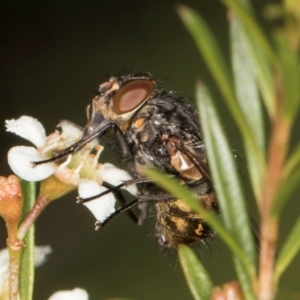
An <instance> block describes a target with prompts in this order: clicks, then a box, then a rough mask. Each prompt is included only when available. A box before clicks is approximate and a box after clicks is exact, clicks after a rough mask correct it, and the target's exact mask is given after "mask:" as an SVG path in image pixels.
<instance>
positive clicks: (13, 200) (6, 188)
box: [0, 175, 23, 240]
mask: <svg viewBox="0 0 300 300" xmlns="http://www.w3.org/2000/svg"><path fill="white" fill-rule="evenodd" d="M22 208H23V194H22V189H21V184H20V180H19V178H18V177H17V176H15V175H10V176H9V177H7V178H6V177H2V176H0V215H1V217H2V218H3V219H4V220H5V223H6V227H7V231H8V236H9V239H10V240H14V238H15V236H16V232H17V227H18V223H19V221H20V217H21V214H22Z"/></svg>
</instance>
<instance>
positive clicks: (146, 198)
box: [95, 195, 174, 230]
mask: <svg viewBox="0 0 300 300" xmlns="http://www.w3.org/2000/svg"><path fill="white" fill-rule="evenodd" d="M172 199H174V196H171V195H148V196H139V197H137V198H136V199H134V200H132V201H130V202H128V203H127V204H125V205H123V206H120V207H119V208H118V209H116V210H115V212H113V213H112V214H111V215H110V216H109V217H108V218H107V219H106V220H104V221H103V222H100V221H96V223H95V230H99V229H101V228H103V226H105V225H106V224H107V223H108V222H109V221H110V220H111V219H112V218H114V217H115V216H117V215H118V214H120V213H122V212H124V211H128V210H130V209H131V208H132V207H134V206H135V205H138V204H143V203H146V202H148V201H169V200H172Z"/></svg>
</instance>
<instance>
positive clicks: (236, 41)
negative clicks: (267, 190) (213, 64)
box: [230, 17, 266, 199]
mask: <svg viewBox="0 0 300 300" xmlns="http://www.w3.org/2000/svg"><path fill="white" fill-rule="evenodd" d="M230 33H231V50H232V64H233V74H234V82H235V92H236V95H237V100H238V104H239V106H240V108H241V110H242V113H243V117H244V118H245V120H246V121H247V123H248V125H249V127H250V129H251V131H252V134H253V136H254V138H255V140H256V141H257V144H258V147H259V148H260V151H261V153H263V154H264V153H265V151H266V150H265V147H266V146H265V132H264V124H263V113H262V107H261V103H260V98H259V93H258V88H257V84H256V80H255V77H254V71H253V66H252V62H251V59H250V54H249V49H248V46H247V43H246V40H245V35H244V31H243V30H242V28H241V25H240V23H239V21H238V20H237V19H236V18H234V17H232V18H231V22H230ZM244 148H245V152H246V157H247V163H248V168H249V173H250V179H251V183H252V187H253V190H254V193H255V195H256V198H257V199H258V198H259V195H260V192H261V183H262V175H263V165H261V164H260V162H259V161H257V157H256V156H255V155H254V149H253V146H252V145H251V144H250V143H249V142H248V141H245V142H244Z"/></svg>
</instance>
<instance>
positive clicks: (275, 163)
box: [258, 85, 291, 300]
mask: <svg viewBox="0 0 300 300" xmlns="http://www.w3.org/2000/svg"><path fill="white" fill-rule="evenodd" d="M278 86H279V87H280V85H278ZM281 107H282V93H281V91H280V89H279V90H278V91H277V115H276V117H275V119H274V121H273V126H272V133H271V140H270V144H269V156H268V157H269V159H268V167H267V169H266V173H265V179H264V183H263V190H262V199H261V202H260V203H261V205H260V217H261V249H260V250H261V255H260V270H259V292H258V299H259V300H270V299H273V298H274V294H275V292H276V287H275V286H274V282H273V275H274V259H275V255H276V243H277V237H278V220H277V218H275V217H273V216H272V215H271V210H272V205H273V203H274V200H275V196H276V193H277V192H278V189H279V187H280V183H281V178H282V171H283V166H284V161H285V158H286V153H287V149H288V145H289V138H290V130H291V126H290V123H289V122H288V121H286V120H284V119H283V118H282V116H281V115H280V108H281Z"/></svg>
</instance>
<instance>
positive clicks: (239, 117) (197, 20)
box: [177, 5, 264, 165]
mask: <svg viewBox="0 0 300 300" xmlns="http://www.w3.org/2000/svg"><path fill="white" fill-rule="evenodd" d="M177 11H178V13H179V15H180V17H181V19H182V21H183V23H184V24H185V26H186V27H187V29H188V30H189V32H190V34H191V35H192V37H193V38H194V40H195V43H196V45H197V47H198V49H199V51H200V53H201V54H202V55H203V57H204V59H205V61H206V63H207V65H208V67H209V68H210V70H211V72H212V75H213V76H214V78H215V80H216V82H217V84H218V86H219V89H220V91H221V93H222V95H223V97H224V100H225V103H226V104H227V107H228V109H229V110H230V112H231V114H232V116H233V118H234V120H235V122H236V124H237V127H238V129H239V130H240V131H241V133H242V136H243V137H244V138H245V139H246V140H248V141H249V143H250V144H251V145H252V147H253V150H254V155H255V156H256V157H257V161H259V162H260V165H262V164H263V163H264V162H263V155H262V153H261V152H260V150H259V147H258V145H257V142H256V140H255V138H254V136H253V134H252V132H251V130H250V128H249V126H248V123H247V122H244V118H243V114H242V111H241V109H240V107H239V106H238V104H237V101H236V98H235V94H234V90H233V83H232V76H231V73H230V71H229V68H228V66H227V64H226V61H225V59H224V57H223V54H222V51H221V50H220V47H219V45H218V43H217V41H216V39H215V37H214V35H213V33H212V32H211V30H210V29H209V28H208V26H207V25H206V23H205V21H204V20H203V19H202V17H201V16H200V15H199V14H198V13H197V12H196V11H195V10H193V9H191V8H188V7H186V6H183V5H180V6H179V7H178V10H177Z"/></svg>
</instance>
